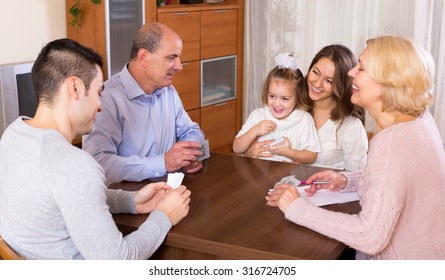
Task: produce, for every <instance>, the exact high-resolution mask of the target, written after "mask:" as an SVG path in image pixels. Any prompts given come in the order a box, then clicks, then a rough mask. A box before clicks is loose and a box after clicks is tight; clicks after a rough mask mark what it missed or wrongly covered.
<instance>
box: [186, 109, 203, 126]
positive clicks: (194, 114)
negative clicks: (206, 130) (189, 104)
mask: <svg viewBox="0 0 445 280" xmlns="http://www.w3.org/2000/svg"><path fill="white" fill-rule="evenodd" d="M187 114H188V115H189V117H190V118H191V119H192V121H194V122H195V123H197V124H199V125H201V109H195V110H190V111H187Z"/></svg>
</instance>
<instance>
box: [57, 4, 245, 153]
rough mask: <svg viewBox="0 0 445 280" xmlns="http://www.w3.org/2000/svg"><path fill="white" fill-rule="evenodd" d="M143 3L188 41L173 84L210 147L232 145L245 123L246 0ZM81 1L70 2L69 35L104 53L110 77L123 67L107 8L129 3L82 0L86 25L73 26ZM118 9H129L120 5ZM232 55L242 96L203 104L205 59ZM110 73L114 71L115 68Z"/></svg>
mask: <svg viewBox="0 0 445 280" xmlns="http://www.w3.org/2000/svg"><path fill="white" fill-rule="evenodd" d="M138 1H139V2H138V4H137V5H140V6H141V7H144V8H145V13H144V15H143V18H144V19H145V22H150V21H158V22H161V23H164V24H165V25H167V26H168V27H170V28H171V29H173V30H174V31H175V32H177V33H178V34H179V36H180V37H181V39H182V41H183V52H182V55H181V62H182V63H183V70H182V71H180V72H179V73H178V74H176V76H175V77H174V79H173V85H174V86H175V88H176V89H177V91H178V93H179V95H180V97H181V100H182V102H183V104H184V108H185V109H186V111H187V113H188V114H189V116H190V117H191V119H192V120H194V121H195V122H197V123H199V124H200V125H201V128H202V130H203V131H204V133H205V134H206V137H207V138H208V139H209V143H210V149H211V150H214V149H217V148H220V147H221V146H225V145H229V144H231V143H232V142H233V139H234V137H235V133H236V132H237V131H239V130H240V129H241V125H242V96H243V95H242V81H243V77H242V74H243V36H244V22H243V21H244V16H243V15H244V0H225V1H223V2H221V3H215V4H206V3H203V4H179V2H180V1H179V0H171V1H170V4H169V5H165V6H159V7H158V6H157V5H156V2H157V1H156V0H138ZM76 2H77V0H66V1H65V3H66V15H67V35H68V37H69V38H72V39H74V40H77V41H78V42H80V43H81V44H83V45H85V46H88V47H90V48H93V49H95V50H96V51H97V52H98V53H99V54H101V55H102V57H103V59H104V64H105V65H104V69H103V70H104V75H105V77H104V78H105V79H106V78H107V73H109V72H110V69H111V70H113V69H121V68H119V66H118V67H113V65H112V64H113V61H112V60H110V59H111V58H110V57H113V51H112V50H111V51H110V44H108V46H107V43H106V42H107V41H110V40H109V35H107V33H106V32H107V30H108V29H110V28H108V29H107V28H106V25H107V24H106V22H109V21H111V19H112V18H113V14H112V13H111V12H106V10H107V9H109V10H110V8H112V4H113V3H114V4H115V5H117V7H118V8H119V5H121V4H124V3H123V2H126V1H121V0H119V1H118V0H108V1H102V3H101V4H99V5H95V4H93V3H91V1H86V0H81V1H80V2H79V7H80V8H81V9H82V11H83V14H84V15H83V24H82V27H81V28H75V27H73V26H71V25H69V24H68V23H69V22H70V21H71V15H70V14H69V9H70V8H71V7H72V6H73V5H74V4H75V3H76ZM203 2H205V1H203ZM129 3H130V1H129ZM130 4H131V3H130ZM115 7H116V6H115ZM138 7H139V6H138ZM111 10H112V11H114V12H116V10H113V9H111ZM118 10H122V11H125V9H120V8H119V9H118ZM133 10H134V9H133ZM137 10H138V9H136V11H137ZM139 10H140V9H139ZM106 17H109V18H106ZM115 19H117V20H119V19H121V17H120V16H117V17H116V14H115ZM122 20H124V18H122ZM127 33H128V32H127ZM125 40H127V38H125ZM130 44H131V42H130ZM126 51H127V53H125V55H128V53H129V51H130V48H128V50H126ZM120 52H124V51H123V50H122V51H120ZM232 55H233V56H236V66H235V68H236V86H235V87H236V98H235V99H233V98H231V100H226V101H221V102H220V103H218V104H212V105H209V106H201V85H202V78H201V77H202V74H201V71H202V69H201V62H202V61H203V60H208V59H218V58H220V57H225V56H232ZM109 64H110V65H109ZM120 67H123V66H120ZM108 68H110V69H108ZM113 71H115V70H113ZM110 73H111V75H112V74H113V73H112V71H111V72H110ZM232 88H233V87H232Z"/></svg>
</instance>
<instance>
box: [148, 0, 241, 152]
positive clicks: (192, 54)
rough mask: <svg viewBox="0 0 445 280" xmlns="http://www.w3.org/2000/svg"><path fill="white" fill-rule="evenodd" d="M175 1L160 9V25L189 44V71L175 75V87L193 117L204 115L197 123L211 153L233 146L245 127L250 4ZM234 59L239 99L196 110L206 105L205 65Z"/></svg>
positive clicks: (186, 52)
mask: <svg viewBox="0 0 445 280" xmlns="http://www.w3.org/2000/svg"><path fill="white" fill-rule="evenodd" d="M170 3H171V4H170V5H166V6H161V7H158V8H157V10H156V13H157V21H158V22H161V23H163V24H165V25H167V26H169V27H170V28H172V29H173V30H175V31H176V32H177V33H178V34H179V36H181V38H182V40H183V45H184V47H183V52H182V55H181V61H182V62H183V70H182V71H181V72H179V73H178V74H177V75H176V76H175V78H174V79H173V85H174V86H175V87H176V89H177V90H178V92H179V95H180V96H181V100H182V102H183V103H184V108H186V110H187V112H188V113H189V115H193V118H195V121H196V118H198V117H199V121H197V122H198V123H199V124H200V126H201V129H202V130H203V131H204V133H205V135H206V138H208V139H209V143H210V149H211V150H215V149H218V148H220V147H222V146H226V145H230V144H231V143H232V142H233V139H234V138H235V134H236V132H237V131H238V130H239V129H240V128H241V125H242V81H243V79H242V65H243V29H244V23H243V14H244V1H242V0H226V1H224V2H223V3H219V4H190V5H180V4H179V1H170ZM231 55H234V56H236V65H235V68H236V71H235V70H234V71H235V72H236V81H237V82H236V89H235V91H236V98H235V99H233V98H230V99H231V100H224V101H221V102H220V103H217V104H212V105H209V106H203V107H196V106H197V104H198V103H201V104H205V102H204V103H203V102H202V101H203V100H201V98H202V95H201V85H202V84H203V73H202V71H205V69H202V68H200V63H201V62H202V61H204V60H208V59H219V58H222V57H226V56H231ZM196 63H198V65H196ZM201 67H202V66H201ZM215 78H219V77H215ZM198 111H199V115H198ZM193 118H192V119H193Z"/></svg>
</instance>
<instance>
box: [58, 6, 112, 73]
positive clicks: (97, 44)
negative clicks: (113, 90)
mask: <svg viewBox="0 0 445 280" xmlns="http://www.w3.org/2000/svg"><path fill="white" fill-rule="evenodd" d="M75 3H76V0H66V1H65V4H66V22H67V27H66V34H67V37H68V38H71V39H73V40H76V41H77V42H79V43H81V44H82V45H84V46H86V47H89V48H92V49H94V50H95V51H96V52H98V53H99V54H100V55H101V56H102V60H103V63H104V67H103V68H102V70H103V74H104V79H107V77H106V74H107V67H108V66H107V59H106V58H107V53H106V46H105V6H104V3H103V1H102V3H100V4H98V5H96V4H93V3H92V2H91V1H80V4H79V8H80V9H82V12H83V23H82V26H81V27H80V28H78V27H73V26H71V25H70V24H69V23H70V22H71V20H72V15H71V14H70V13H69V10H70V8H71V7H72V6H73V5H74V4H75Z"/></svg>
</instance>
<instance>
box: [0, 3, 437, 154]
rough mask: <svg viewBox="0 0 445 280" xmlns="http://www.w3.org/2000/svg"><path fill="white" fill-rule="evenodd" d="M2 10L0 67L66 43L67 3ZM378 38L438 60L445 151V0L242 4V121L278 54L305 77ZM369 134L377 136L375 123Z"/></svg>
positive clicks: (4, 5) (2, 5)
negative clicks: (344, 49)
mask: <svg viewBox="0 0 445 280" xmlns="http://www.w3.org/2000/svg"><path fill="white" fill-rule="evenodd" d="M83 1H84V0H83ZM103 1H107V0H103ZM0 10H1V11H4V12H3V13H2V17H1V19H0V23H1V24H0V34H1V37H2V39H1V44H0V64H8V63H17V62H24V61H32V60H34V59H35V58H36V57H37V55H38V52H39V51H40V49H41V48H42V47H43V46H44V45H45V44H46V43H47V42H49V41H52V40H54V39H58V38H63V37H66V19H65V1H60V0H33V1H29V0H28V1H9V0H0ZM381 34H395V35H402V36H407V37H411V38H414V39H415V40H416V41H418V42H419V43H421V44H422V45H423V46H424V47H425V49H427V50H428V51H429V52H431V54H432V55H433V58H434V60H435V62H436V90H435V104H434V105H433V106H432V107H431V108H430V110H431V112H432V113H433V116H434V118H435V120H436V123H437V125H438V127H439V130H440V132H441V136H442V141H444V146H445V110H444V109H445V93H444V91H445V51H444V50H445V4H444V3H443V1H442V0H390V1H388V0H360V1H357V0H245V44H244V48H245V50H244V52H245V54H244V60H245V67H244V72H245V73H244V108H243V114H244V119H246V118H247V116H248V115H249V114H250V112H251V111H253V110H254V109H255V108H258V107H260V106H262V105H261V98H260V92H261V86H262V83H263V81H264V79H265V77H266V75H267V73H268V72H269V71H270V70H271V69H272V68H273V67H274V66H275V64H274V57H275V55H276V54H278V53H280V52H283V51H289V52H291V53H293V54H294V55H295V56H296V57H297V59H298V61H299V67H300V69H301V70H302V72H303V73H306V72H307V67H308V66H309V64H310V61H311V60H312V58H313V56H314V55H315V53H316V52H318V51H319V50H320V49H321V48H322V47H324V46H325V45H328V44H334V43H340V44H344V45H346V46H348V47H349V48H350V49H351V50H352V51H353V52H354V53H355V54H356V56H358V55H359V54H360V52H361V50H362V49H363V48H364V47H365V42H366V39H368V38H371V37H375V36H378V35H381ZM367 119H368V120H369V119H370V117H369V116H368V118H367ZM366 128H367V130H368V131H372V130H373V129H374V124H373V122H369V121H368V122H367V124H366Z"/></svg>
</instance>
